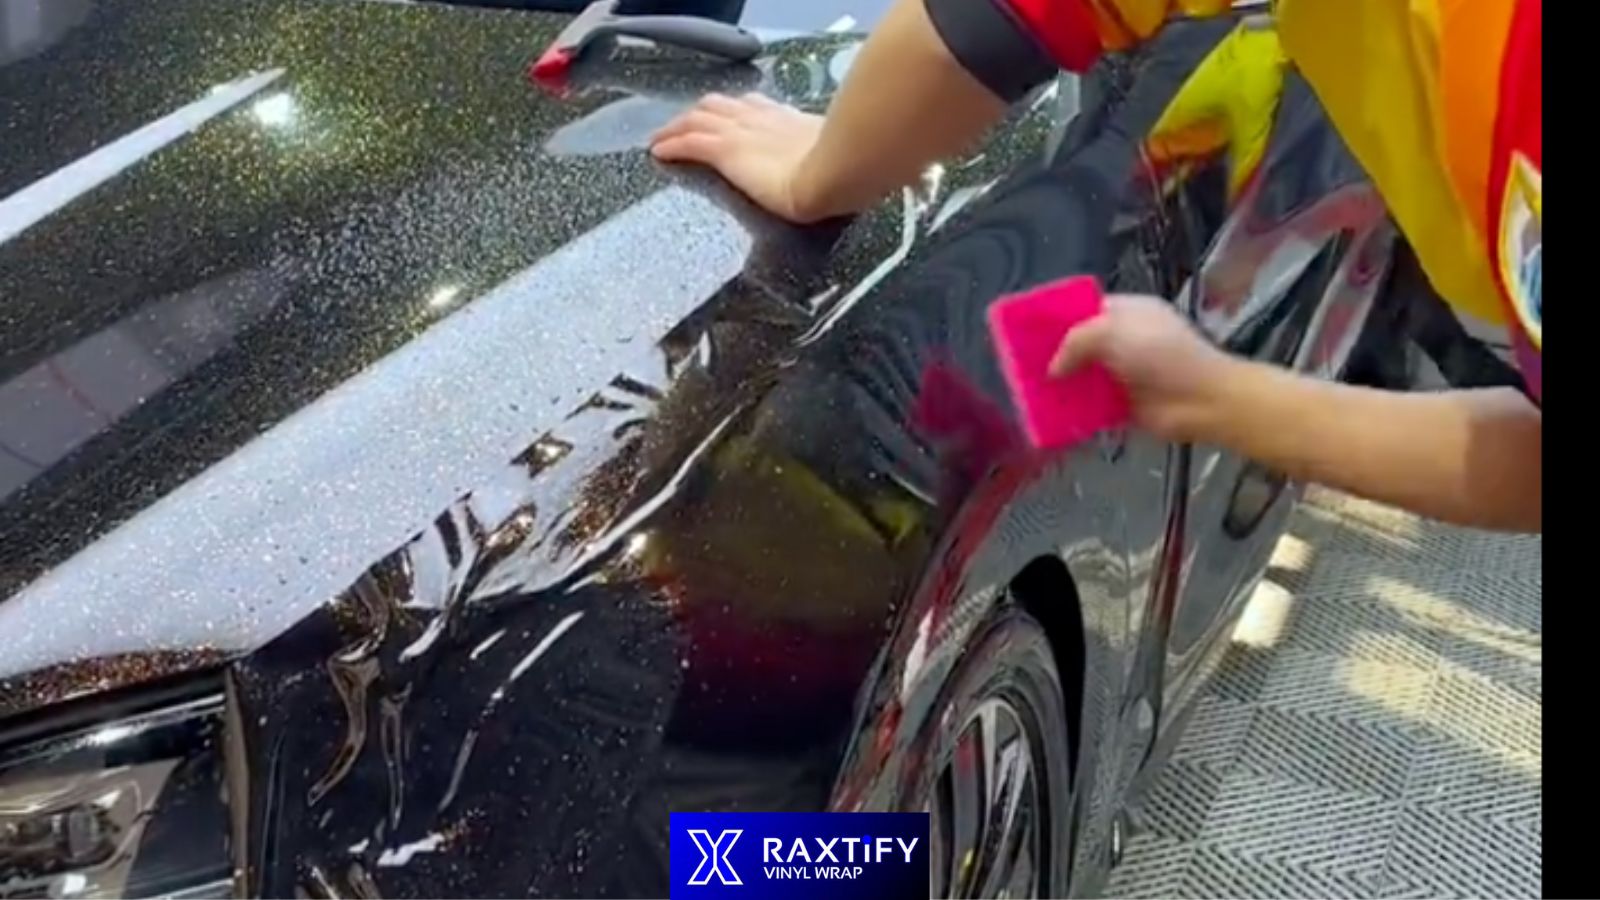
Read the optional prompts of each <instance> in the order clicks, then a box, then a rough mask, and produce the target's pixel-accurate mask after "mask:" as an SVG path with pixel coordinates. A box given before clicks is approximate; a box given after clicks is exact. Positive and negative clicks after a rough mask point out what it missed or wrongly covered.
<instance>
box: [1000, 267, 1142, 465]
mask: <svg viewBox="0 0 1600 900" xmlns="http://www.w3.org/2000/svg"><path fill="white" fill-rule="evenodd" d="M1102 306H1103V297H1102V294H1101V292H1100V282H1099V281H1097V280H1096V279H1095V278H1093V277H1092V276H1088V275H1081V276H1078V277H1075V278H1065V279H1062V280H1060V281H1055V282H1052V283H1050V284H1047V285H1044V286H1043V287H1038V288H1034V289H1033V290H1031V291H1027V292H1026V293H1022V294H1016V295H1013V296H1010V297H1004V298H1002V299H1000V300H998V301H996V302H995V304H994V305H993V306H991V307H989V333H990V335H991V336H992V337H993V338H994V343H995V347H996V349H997V350H998V351H999V353H1000V366H1001V369H1002V371H1004V372H1005V376H1006V383H1007V384H1008V385H1009V386H1010V388H1011V397H1012V400H1013V401H1014V402H1015V404H1016V406H1017V410H1018V412H1019V413H1021V415H1022V424H1023V428H1024V429H1025V430H1026V431H1027V434H1028V440H1029V441H1030V442H1032V443H1033V445H1034V446H1035V447H1038V448H1039V449H1041V450H1051V449H1058V448H1063V447H1070V446H1072V445H1073V444H1076V443H1078V442H1079V441H1082V440H1085V439H1086V438H1088V437H1089V436H1091V435H1093V434H1094V433H1095V432H1096V431H1100V430H1101V429H1105V428H1115V427H1117V426H1120V425H1123V424H1125V423H1126V422H1127V421H1128V395H1127V392H1126V391H1124V390H1123V388H1122V385H1121V384H1119V383H1118V382H1117V380H1116V379H1115V378H1113V377H1112V375H1111V373H1110V372H1108V371H1106V369H1105V367H1104V366H1102V365H1100V364H1099V363H1090V364H1089V365H1087V366H1085V367H1083V368H1082V369H1080V370H1078V371H1076V372H1073V373H1072V374H1071V375H1068V376H1066V377H1065V378H1052V377H1051V376H1050V374H1049V371H1048V370H1049V366H1050V360H1051V358H1052V357H1054V356H1055V354H1056V351H1057V350H1058V349H1060V347H1061V339H1062V338H1064V337H1066V335H1067V332H1069V331H1071V330H1072V329H1073V328H1076V327H1077V326H1078V325H1080V324H1082V323H1083V322H1085V321H1087V320H1089V319H1092V318H1094V317H1095V316H1097V315H1099V314H1100V310H1101V308H1102Z"/></svg>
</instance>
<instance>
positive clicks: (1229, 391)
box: [1195, 362, 1543, 532]
mask: <svg viewBox="0 0 1600 900" xmlns="http://www.w3.org/2000/svg"><path fill="white" fill-rule="evenodd" d="M1208 407H1209V410H1208V412H1206V413H1205V414H1204V417H1203V421H1201V422H1200V423H1198V424H1197V427H1196V429H1195V431H1196V434H1197V436H1198V437H1199V438H1200V439H1201V440H1203V441H1204V442H1206V443H1214V444H1218V445H1221V446H1225V447H1227V448H1229V449H1231V450H1234V451H1236V452H1238V453H1241V454H1242V455H1245V456H1248V457H1250V458H1251V459H1254V460H1256V461H1258V462H1261V463H1263V464H1265V465H1268V466H1270V467H1272V468H1274V469H1277V470H1278V471H1281V472H1283V473H1285V474H1286V475H1289V476H1290V477H1292V478H1296V479H1299V480H1302V481H1309V482H1317V483H1320V484H1325V485H1328V486H1329V487H1333V488H1337V489H1339V490H1343V491H1347V492H1349V493H1352V494H1357V495H1359V496H1363V497H1366V498H1368V499H1372V500H1376V501H1379V502H1383V503H1388V504H1392V505H1395V506H1399V507H1403V508H1405V509H1408V510H1411V511H1413V512H1416V513H1419V514H1422V515H1426V516H1431V517H1433V518H1436V519H1441V520H1444V521H1447V522H1453V523H1456V524H1461V525H1470V526H1476V527H1481V528H1495V529H1502V530H1515V531H1532V532H1537V531H1540V530H1541V529H1542V513H1543V471H1542V448H1543V438H1542V427H1541V426H1542V415H1541V413H1540V411H1539V410H1538V409H1537V408H1536V407H1535V406H1534V405H1533V404H1532V403H1530V402H1529V401H1528V400H1527V398H1525V397H1523V396H1522V395H1521V394H1519V393H1517V392H1516V391H1513V390H1510V389H1507V388H1494V389H1484V390H1455V391H1444V392H1438V393H1410V394H1406V393H1397V392H1392V391H1380V390H1375V389H1371V388H1361V387H1353V386H1350V385H1341V384H1330V383H1327V382H1321V381H1315V380H1313V379H1310V378H1305V377H1301V376H1297V375H1294V374H1292V373H1290V372H1287V371H1285V370H1282V369H1276V368H1272V367H1269V366H1265V365H1262V364H1259V363H1246V362H1238V363H1235V364H1233V365H1232V366H1231V367H1230V369H1229V371H1228V373H1227V374H1225V375H1223V376H1222V377H1221V379H1220V381H1219V384H1218V387H1217V391H1216V393H1215V402H1214V403H1213V404H1208Z"/></svg>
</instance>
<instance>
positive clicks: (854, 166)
mask: <svg viewBox="0 0 1600 900" xmlns="http://www.w3.org/2000/svg"><path fill="white" fill-rule="evenodd" d="M1005 109H1006V106H1005V104H1004V103H1003V102H1002V101H1001V100H1000V98H998V97H996V96H995V95H994V94H992V93H990V92H989V90H988V89H987V88H985V87H984V86H983V84H981V83H980V82H979V81H978V80H977V79H975V78H974V77H973V76H972V75H970V74H969V73H968V72H967V71H966V69H964V68H963V67H962V66H961V64H960V63H958V62H957V61H956V59H955V57H953V56H952V55H951V54H950V51H949V50H948V49H947V48H946V46H945V44H944V41H943V40H942V39H941V38H940V37H939V33H938V32H937V31H936V30H935V29H934V26H933V23H932V22H931V21H930V20H929V18H928V14H927V11H926V9H925V8H924V6H923V0H896V2H895V4H894V6H893V7H892V8H891V9H890V10H889V12H888V14H887V15H886V16H885V17H884V19H883V20H882V22H880V23H879V25H878V27H877V28H876V29H874V30H873V32H872V36H871V37H869V38H868V39H867V42H866V44H865V45H864V46H863V47H862V48H861V53H860V55H859V56H857V57H856V60H855V62H854V63H853V64H852V66H851V68H850V73H849V74H848V75H847V76H846V77H845V80H844V84H843V85H841V86H840V89H839V93H838V95H837V96H836V97H835V98H834V100H833V104H832V105H831V106H830V107H829V108H828V115H827V120H826V122H825V124H824V125H823V128H822V134H821V137H820V138H819V139H818V141H817V144H816V146H815V147H814V148H813V149H812V151H811V153H810V154H808V155H807V156H806V158H805V161H804V162H803V163H802V164H801V166H800V170H799V172H798V173H797V176H796V182H795V185H794V193H795V197H794V201H795V204H796V206H797V207H798V208H799V209H800V210H802V211H803V213H804V214H805V216H806V217H807V218H824V217H827V216H833V215H840V214H844V213H849V212H854V211H856V210H860V209H865V208H866V207H868V206H871V205H872V204H873V203H875V202H877V201H878V200H879V199H880V198H882V197H883V196H884V195H885V194H887V193H888V192H890V191H892V190H894V189H895V188H898V187H902V186H904V185H907V184H910V183H912V182H913V181H915V180H916V179H917V178H918V177H920V176H921V174H922V172H923V170H924V169H925V168H926V167H927V165H928V164H929V163H931V162H933V161H934V160H937V159H941V158H944V157H947V156H951V155H953V154H956V153H959V152H961V151H962V150H965V149H967V148H968V147H970V146H971V145H972V144H973V143H974V142H975V141H976V140H977V139H978V138H979V137H980V136H981V135H982V134H983V133H984V132H985V131H986V130H988V128H989V127H990V126H992V125H994V124H995V123H996V122H998V121H999V120H1000V117H1001V116H1002V115H1004V113H1005Z"/></svg>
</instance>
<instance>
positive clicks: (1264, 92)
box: [1145, 23, 1286, 201]
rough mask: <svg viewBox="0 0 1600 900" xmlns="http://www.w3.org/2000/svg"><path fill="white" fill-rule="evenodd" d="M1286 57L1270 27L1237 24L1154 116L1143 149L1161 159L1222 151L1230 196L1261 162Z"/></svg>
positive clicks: (1165, 161)
mask: <svg viewBox="0 0 1600 900" xmlns="http://www.w3.org/2000/svg"><path fill="white" fill-rule="evenodd" d="M1285 62H1286V60H1285V58H1284V54H1283V46H1282V44H1281V43H1280V42H1279V41H1278V35H1277V33H1276V32H1275V31H1273V30H1272V29H1271V28H1270V27H1261V26H1258V25H1254V24H1252V23H1244V24H1241V25H1240V26H1239V27H1238V28H1236V29H1234V30H1233V32H1232V33H1230V34H1229V35H1228V36H1227V37H1226V38H1223V39H1222V42H1221V43H1220V44H1218V45H1217V48H1216V49H1215V50H1213V51H1212V52H1211V53H1210V54H1209V55H1207V56H1206V58H1205V59H1204V60H1202V61H1201V63H1200V65H1199V66H1197V67H1195V71H1194V74H1193V75H1191V76H1190V77H1189V80H1188V81H1185V82H1184V83H1183V87H1181V88H1179V89H1178V93H1177V94H1176V95H1174V96H1173V98H1172V100H1171V102H1170V103H1168V105H1167V108H1166V109H1165V110H1164V111H1163V112H1162V114H1161V118H1160V119H1158V120H1156V124H1155V127H1154V128H1152V129H1151V131H1150V136H1149V137H1148V138H1147V139H1146V141H1145V150H1146V152H1147V153H1149V154H1150V157H1151V161H1152V162H1153V163H1155V164H1156V165H1158V166H1161V165H1165V164H1168V163H1171V162H1175V161H1183V160H1191V159H1199V158H1206V157H1210V156H1212V155H1214V154H1216V153H1218V152H1223V151H1225V152H1226V154H1227V160H1228V199H1229V201H1232V200H1234V199H1235V198H1237V197H1238V195H1239V192H1240V191H1242V190H1243V189H1244V186H1245V184H1246V183H1247V182H1248V181H1249V180H1250V177H1251V176H1252V175H1254V174H1255V171H1256V168H1257V167H1258V166H1260V164H1261V160H1262V157H1264V156H1265V155H1266V152H1267V142H1268V141H1269V140H1270V138H1271V137H1272V122H1273V119H1274V118H1275V116H1276V113H1277V110H1278V98H1279V97H1280V96H1281V95H1282V93H1283V71H1284V64H1285Z"/></svg>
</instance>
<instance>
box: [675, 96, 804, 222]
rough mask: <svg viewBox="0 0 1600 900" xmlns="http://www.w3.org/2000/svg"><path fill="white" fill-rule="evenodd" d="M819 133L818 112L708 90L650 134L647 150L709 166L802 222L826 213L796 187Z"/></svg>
mask: <svg viewBox="0 0 1600 900" xmlns="http://www.w3.org/2000/svg"><path fill="white" fill-rule="evenodd" d="M821 132H822V117H821V116H815V115H811V114H809V113H803V112H801V111H799V110H797V109H795V108H794V107H791V106H785V105H783V104H782V103H779V102H777V101H776V100H772V99H769V98H767V97H764V96H762V95H760V94H745V95H744V96H742V97H727V96H724V95H722V94H708V95H706V96H705V97H704V98H703V99H701V100H700V102H698V103H696V104H695V105H694V106H693V107H690V108H689V109H688V110H687V111H685V112H684V113H682V114H681V115H679V116H678V117H677V118H675V119H673V120H672V121H671V122H668V123H667V124H666V126H664V127H663V128H662V129H661V130H660V131H658V132H656V133H655V134H654V135H652V136H651V137H650V153H651V154H652V155H653V156H655V158H656V159H659V160H661V161H662V162H672V163H684V162H692V163H701V164H703V165H707V166H710V167H711V168H713V169H715V170H717V172H719V173H720V174H721V175H722V177H724V178H726V179H728V181H729V182H731V183H732V184H733V186H734V187H736V188H738V189H739V190H741V191H743V192H744V193H745V194H746V195H748V196H749V197H750V199H751V200H754V201H755V202H756V203H757V204H758V205H760V206H762V207H765V208H766V209H767V210H769V211H771V212H772V213H773V214H775V215H778V216H781V217H783V218H785V219H788V220H790V221H792V222H801V223H806V222H814V221H816V220H817V219H820V218H824V216H823V215H822V214H821V213H819V212H818V211H817V210H816V209H814V208H813V206H812V204H810V203H809V202H808V201H807V199H806V197H804V196H803V192H802V191H800V190H799V189H798V188H797V184H798V178H799V172H800V168H801V162H802V161H803V160H804V159H805V156H806V153H807V152H809V151H810V150H811V147H812V146H813V145H814V144H816V142H817V136H818V135H819V134H820V133H821Z"/></svg>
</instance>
